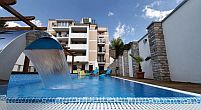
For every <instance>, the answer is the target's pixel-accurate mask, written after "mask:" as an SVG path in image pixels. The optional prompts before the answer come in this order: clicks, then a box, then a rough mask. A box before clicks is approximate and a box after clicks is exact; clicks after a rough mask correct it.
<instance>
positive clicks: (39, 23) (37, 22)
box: [31, 20, 43, 27]
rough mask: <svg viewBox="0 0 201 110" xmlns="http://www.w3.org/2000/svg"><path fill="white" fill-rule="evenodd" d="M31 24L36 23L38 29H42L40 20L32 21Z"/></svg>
mask: <svg viewBox="0 0 201 110" xmlns="http://www.w3.org/2000/svg"><path fill="white" fill-rule="evenodd" d="M31 22H32V23H34V24H35V25H36V26H38V27H41V26H42V24H43V23H42V22H41V21H40V20H32V21H31Z"/></svg>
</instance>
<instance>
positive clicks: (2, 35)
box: [0, 31, 70, 88]
mask: <svg viewBox="0 0 201 110" xmlns="http://www.w3.org/2000/svg"><path fill="white" fill-rule="evenodd" d="M22 52H23V53H24V54H25V55H26V56H27V57H28V58H29V59H30V61H31V62H32V63H33V65H34V67H35V68H36V70H37V72H38V73H39V75H40V76H41V80H42V82H43V84H44V86H45V87H48V88H52V87H56V86H58V85H61V84H64V83H67V82H68V80H67V79H70V76H69V70H68V65H67V62H66V59H65V55H64V52H63V48H62V47H61V45H60V43H59V42H58V41H57V40H55V38H53V37H52V36H51V35H49V34H48V33H46V32H42V31H0V80H9V78H10V75H11V72H12V69H13V67H14V65H15V63H16V61H17V59H18V58H19V56H20V55H21V53H22Z"/></svg>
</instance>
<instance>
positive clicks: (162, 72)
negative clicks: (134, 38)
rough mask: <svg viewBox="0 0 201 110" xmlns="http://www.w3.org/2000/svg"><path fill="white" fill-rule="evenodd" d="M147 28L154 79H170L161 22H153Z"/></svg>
mask: <svg viewBox="0 0 201 110" xmlns="http://www.w3.org/2000/svg"><path fill="white" fill-rule="evenodd" d="M147 29H148V38H149V45H150V52H151V61H152V69H153V76H154V79H155V80H163V81H170V72H169V66H168V60H167V54H166V48H165V41H164V35H163V29H162V23H161V22H153V23H152V24H150V26H148V28H147Z"/></svg>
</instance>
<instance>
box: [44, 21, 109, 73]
mask: <svg viewBox="0 0 201 110" xmlns="http://www.w3.org/2000/svg"><path fill="white" fill-rule="evenodd" d="M47 31H48V32H49V33H51V34H52V35H54V36H55V37H56V38H57V39H58V40H59V42H60V43H61V44H62V45H66V46H67V47H69V48H70V50H72V51H74V52H76V56H75V58H74V65H73V69H77V68H81V69H82V70H90V71H91V70H94V69H95V68H96V67H97V68H99V70H100V71H101V70H105V69H107V67H108V66H109V34H108V29H107V28H105V27H99V26H98V25H97V24H96V23H95V20H93V19H92V18H82V19H81V21H80V22H77V21H75V20H73V19H50V20H49V21H48V30H47ZM67 62H68V65H69V69H70V70H71V63H72V56H68V57H67Z"/></svg>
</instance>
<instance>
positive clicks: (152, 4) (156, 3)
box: [148, 0, 161, 7]
mask: <svg viewBox="0 0 201 110" xmlns="http://www.w3.org/2000/svg"><path fill="white" fill-rule="evenodd" d="M160 4H161V1H159V0H157V1H154V2H152V3H151V4H150V5H148V6H150V7H154V6H159V5H160Z"/></svg>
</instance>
